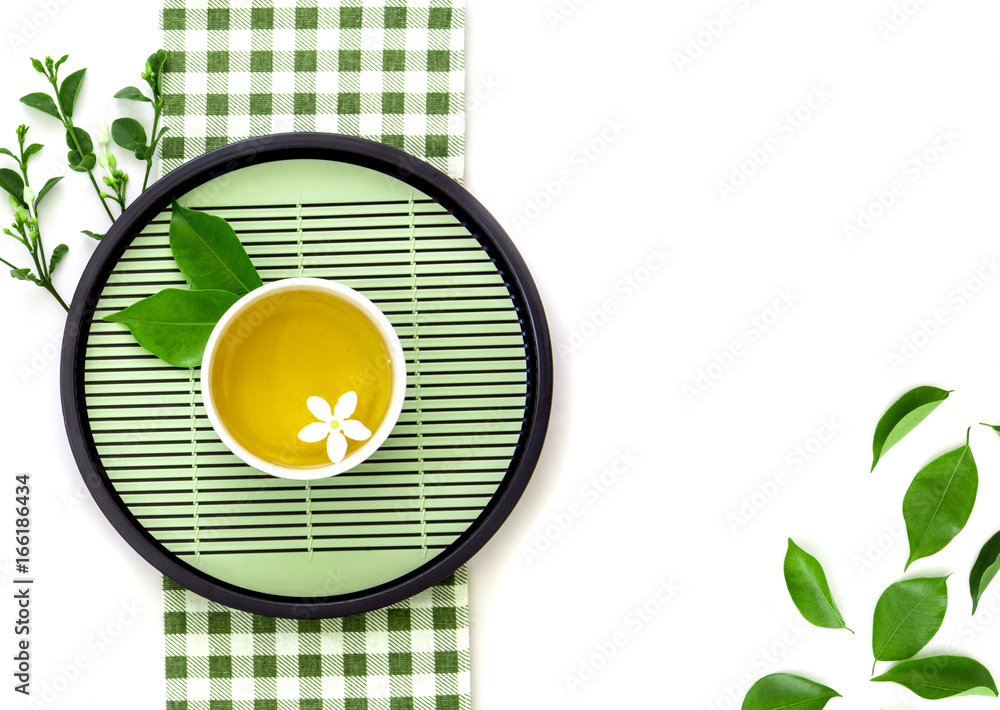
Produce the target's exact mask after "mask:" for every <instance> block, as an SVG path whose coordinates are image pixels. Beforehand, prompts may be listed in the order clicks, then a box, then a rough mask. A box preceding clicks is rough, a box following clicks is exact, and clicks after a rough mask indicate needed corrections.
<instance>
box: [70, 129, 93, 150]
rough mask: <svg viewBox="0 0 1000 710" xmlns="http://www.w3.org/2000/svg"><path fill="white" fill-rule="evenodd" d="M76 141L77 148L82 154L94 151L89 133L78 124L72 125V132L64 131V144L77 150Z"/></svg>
mask: <svg viewBox="0 0 1000 710" xmlns="http://www.w3.org/2000/svg"><path fill="white" fill-rule="evenodd" d="M74 135H75V136H76V142H74V141H73V136H74ZM77 142H78V143H79V144H80V148H79V150H82V151H83V154H84V155H89V154H90V153H93V152H94V141H92V140H91V139H90V134H89V133H87V132H86V131H85V130H83V129H82V128H80V127H79V126H74V127H73V133H70V132H69V131H66V145H67V146H69V147H70V148H71V149H72V150H77V147H76V143H77Z"/></svg>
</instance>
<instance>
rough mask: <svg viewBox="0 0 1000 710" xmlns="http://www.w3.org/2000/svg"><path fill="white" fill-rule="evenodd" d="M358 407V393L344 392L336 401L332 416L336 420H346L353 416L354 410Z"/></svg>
mask: <svg viewBox="0 0 1000 710" xmlns="http://www.w3.org/2000/svg"><path fill="white" fill-rule="evenodd" d="M357 406H358V393H357V392H345V393H344V394H342V395H341V396H340V399H338V400H337V406H336V407H334V408H333V416H335V417H336V418H337V419H347V418H348V417H349V416H351V415H352V414H354V410H355V409H356V408H357Z"/></svg>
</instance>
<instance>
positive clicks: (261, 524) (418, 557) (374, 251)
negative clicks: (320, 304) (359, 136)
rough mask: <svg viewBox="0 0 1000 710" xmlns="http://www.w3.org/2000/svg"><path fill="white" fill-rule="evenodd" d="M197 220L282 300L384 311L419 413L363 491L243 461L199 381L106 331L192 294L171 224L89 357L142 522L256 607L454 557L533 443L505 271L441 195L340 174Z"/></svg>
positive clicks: (200, 200)
mask: <svg viewBox="0 0 1000 710" xmlns="http://www.w3.org/2000/svg"><path fill="white" fill-rule="evenodd" d="M265 198H266V201H265ZM182 203H184V204H186V205H187V206H189V207H194V208H199V209H207V210H209V211H210V212H211V213H213V214H216V215H218V216H220V217H224V218H225V219H227V220H228V221H229V222H230V223H231V224H232V225H233V227H234V229H235V230H236V232H237V234H238V235H239V236H240V239H241V241H242V242H243V244H244V245H245V246H246V248H247V252H248V253H249V255H250V257H251V259H252V260H253V262H254V264H255V266H256V267H257V269H258V271H259V272H260V274H261V276H262V278H263V279H264V281H265V282H269V281H273V280H276V279H282V278H288V277H293V276H299V275H302V276H311V277H320V278H328V279H333V280H336V281H339V282H341V283H344V284H346V285H348V286H351V287H352V288H355V289H357V290H359V291H361V292H362V293H364V294H365V295H366V296H368V297H369V298H370V299H372V301H373V302H375V303H376V304H377V305H378V306H379V307H380V308H381V309H382V310H383V312H384V313H385V314H386V315H387V316H388V318H389V320H390V321H391V322H392V324H393V327H394V328H395V329H396V332H397V333H398V334H399V336H400V339H401V341H402V345H403V348H404V351H405V354H406V360H407V370H408V380H407V385H408V387H407V393H406V402H405V404H404V407H403V413H402V415H401V417H400V420H399V423H398V424H397V426H396V427H395V429H394V430H393V432H392V434H391V436H390V437H389V439H388V440H387V441H386V442H385V444H384V445H383V446H382V447H381V448H380V449H379V450H378V451H377V452H376V453H375V454H374V455H373V456H372V457H371V458H370V459H369V460H368V461H366V462H365V463H363V464H362V465H360V466H358V467H357V468H355V469H353V470H352V471H350V472H348V473H346V474H342V475H340V476H337V477H334V478H329V479H323V480H320V481H315V482H312V483H307V482H302V481H290V480H285V479H279V478H275V477H272V476H269V475H267V474H264V473H261V472H259V471H256V470H255V469H253V468H250V467H249V466H247V465H246V464H244V463H242V462H241V461H240V460H239V459H238V458H236V456H234V455H233V454H232V453H230V452H229V451H228V450H227V449H226V448H225V446H224V444H223V443H222V442H221V441H220V440H219V438H218V437H217V436H216V434H215V432H214V431H213V430H212V428H211V425H210V424H209V422H208V419H207V417H206V415H205V411H204V408H203V406H202V399H201V392H200V371H199V370H184V369H178V368H174V367H171V366H169V365H166V364H165V363H163V362H161V361H159V360H157V359H156V358H155V357H153V356H152V355H150V354H148V353H147V352H145V351H144V350H143V349H142V348H141V347H140V346H139V345H138V344H137V343H136V342H135V340H134V338H133V337H132V336H131V335H130V334H129V333H128V331H127V330H126V329H125V328H124V326H122V325H119V324H114V323H105V322H103V321H101V320H100V318H101V317H102V316H104V315H107V314H109V313H113V312H115V311H117V310H119V309H121V308H124V307H125V306H127V305H129V304H131V303H132V302H134V301H135V300H138V299H140V298H144V297H146V296H149V295H151V294H153V293H156V292H157V291H159V290H161V289H162V288H166V287H181V288H184V287H185V281H184V278H183V276H182V275H181V274H180V272H179V271H178V270H177V268H176V266H175V265H174V263H173V260H172V257H171V255H170V249H169V244H168V225H169V214H167V213H164V214H161V215H159V216H158V217H157V218H155V219H154V220H153V221H152V222H151V223H150V224H149V225H148V226H147V227H146V228H145V229H143V230H142V232H141V234H140V235H138V236H137V237H136V238H135V239H134V241H133V242H132V243H131V245H130V246H129V247H128V248H127V249H126V251H125V252H124V254H123V255H122V257H121V258H120V259H119V261H118V263H117V264H116V266H115V268H114V270H113V272H112V273H111V275H110V277H109V278H108V282H107V284H106V285H105V287H104V288H103V290H102V291H101V293H100V298H99V301H98V303H97V309H96V312H95V319H94V321H93V323H92V325H91V327H90V335H89V338H88V346H87V355H86V363H85V375H84V381H85V400H86V406H87V412H88V416H89V418H90V423H91V428H92V431H93V436H94V441H95V443H96V447H97V452H98V455H99V457H100V459H101V463H102V464H103V466H104V468H105V470H106V471H107V473H108V477H109V479H110V481H111V483H112V485H113V486H114V489H115V491H116V493H117V494H118V495H119V496H120V497H121V499H122V501H123V502H124V504H125V506H126V507H127V508H128V509H129V510H130V512H131V513H132V514H133V515H134V516H135V518H136V519H137V520H138V522H139V523H140V524H141V525H142V526H144V527H145V529H146V530H147V531H148V532H149V533H151V534H152V536H153V537H154V538H155V539H156V540H157V541H158V542H160V543H161V544H162V545H163V546H164V547H165V548H166V549H167V550H168V551H170V552H171V553H173V554H175V555H177V556H178V557H180V558H181V559H183V560H184V561H185V562H187V563H189V564H191V565H193V566H194V567H196V568H197V569H199V570H201V571H202V572H204V573H206V574H209V575H211V576H213V577H215V578H217V579H219V580H222V581H224V582H227V583H229V584H233V585H236V586H238V587H242V588H245V589H248V590H251V591H254V592H263V593H268V594H278V595H283V596H290V597H322V596H328V595H330V594H332V593H333V592H332V591H331V589H330V587H329V584H330V578H329V572H330V570H337V571H338V574H337V580H338V583H337V588H336V590H335V591H336V593H337V594H345V593H350V592H355V591H360V590H364V589H368V588H370V587H374V586H377V585H379V584H383V583H386V582H391V581H393V580H394V579H397V578H398V577H399V576H401V575H403V574H406V573H408V572H410V571H412V570H414V569H417V568H418V567H420V566H421V565H423V564H424V563H426V562H427V561H428V560H430V559H432V558H433V557H434V556H435V555H437V554H439V553H440V552H441V551H442V550H444V549H445V548H447V547H448V546H449V545H450V544H451V543H453V542H454V541H455V540H456V539H457V538H458V537H459V536H460V535H461V534H462V533H463V532H464V531H465V530H466V529H468V527H469V526H470V525H471V524H472V523H473V522H474V521H475V520H476V518H477V517H478V516H479V515H480V513H481V512H482V510H483V509H484V508H485V507H486V506H487V505H488V504H489V502H490V500H491V499H492V497H493V495H494V494H495V493H496V491H497V488H498V486H499V484H500V483H501V482H502V481H503V479H504V477H505V475H506V473H507V470H508V468H509V466H510V462H511V458H512V457H513V455H514V452H515V449H516V447H517V444H518V442H519V440H520V438H521V436H522V425H523V421H524V417H525V404H526V396H527V388H528V373H527V363H526V354H525V342H524V335H523V333H522V328H521V323H520V319H519V314H518V311H517V309H516V307H515V305H514V303H513V301H512V299H511V295H510V293H509V291H508V288H507V286H506V284H505V281H504V277H503V275H502V274H501V273H500V271H498V269H497V266H496V265H495V264H494V263H493V261H492V260H491V258H490V255H489V253H488V252H487V251H486V250H484V248H483V246H482V245H481V244H480V243H479V241H478V240H477V238H476V237H475V236H474V235H472V234H470V232H469V231H468V229H467V228H466V227H465V226H463V225H462V224H460V223H459V222H458V221H457V220H456V219H455V218H454V217H453V216H452V215H451V214H449V213H448V212H447V211H446V210H444V209H443V208H442V207H441V206H440V205H439V204H437V203H436V202H434V201H433V200H431V199H430V198H428V197H427V196H426V195H424V194H422V193H419V192H416V191H415V190H414V189H413V188H411V187H410V186H408V185H406V184H404V183H402V182H400V181H398V180H396V179H394V178H389V177H387V176H385V175H382V174H379V173H376V172H374V171H371V170H369V169H367V168H361V167H357V166H350V165H345V164H341V163H331V162H325V161H309V160H295V161H284V162H280V163H268V164H265V165H260V166H254V167H252V168H247V169H244V170H241V171H238V172H236V173H231V174H229V175H226V176H224V177H223V178H219V179H217V180H216V181H215V183H209V184H208V185H205V186H203V187H202V188H199V189H198V190H196V191H195V192H193V193H192V194H190V195H188V196H186V197H185V198H183V199H182ZM331 366H334V364H331ZM262 415H265V416H266V413H262Z"/></svg>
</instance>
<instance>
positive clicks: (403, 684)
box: [160, 0, 471, 710]
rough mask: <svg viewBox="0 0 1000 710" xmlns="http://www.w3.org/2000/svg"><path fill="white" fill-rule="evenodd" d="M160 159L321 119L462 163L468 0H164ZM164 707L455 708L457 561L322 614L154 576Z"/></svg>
mask: <svg viewBox="0 0 1000 710" xmlns="http://www.w3.org/2000/svg"><path fill="white" fill-rule="evenodd" d="M162 29H163V46H164V49H166V51H167V62H166V66H165V71H164V76H163V88H164V123H165V125H168V126H170V133H168V134H167V136H165V137H164V139H163V142H162V144H161V153H160V172H161V174H163V173H166V172H169V171H170V170H173V169H174V168H176V167H177V166H179V165H181V164H182V163H184V162H185V161H187V160H190V159H191V158H194V157H196V156H198V155H201V154H202V153H204V152H206V151H208V150H211V149H213V148H218V147H220V146H223V145H226V144H227V143H232V142H234V141H237V140H240V139H243V138H248V137H251V136H259V135H265V134H269V133H284V132H289V131H328V132H335V133H345V134H352V135H360V136H363V137H365V138H371V139H374V140H378V141H382V142H384V143H389V144H391V145H394V146H396V147H398V148H401V149H403V150H406V151H407V152H409V153H411V154H413V155H416V156H418V157H420V158H424V159H425V160H427V161H428V162H430V163H431V164H433V165H435V166H436V167H438V168H440V169H441V170H443V171H445V172H447V173H448V174H449V175H451V176H452V177H454V178H456V179H459V180H460V179H461V178H462V172H463V169H464V153H465V137H464V111H465V93H464V82H465V54H464V41H465V40H464V35H465V7H464V0H416V1H413V2H404V0H396V1H395V2H393V1H392V0H388V1H385V0H364V1H363V2H362V0H342V1H341V2H339V3H334V4H332V5H331V4H327V5H320V6H317V4H316V2H312V3H310V2H306V1H305V0H299V1H298V2H296V1H295V0H284V1H283V2H264V1H263V0H253V1H252V2H250V1H241V0H228V1H227V0H166V2H165V7H164V9H163V15H162ZM163 603H164V615H163V617H164V632H165V639H166V685H167V710H223V709H226V710H330V709H332V708H336V709H337V710H381V709H385V710H411V709H414V708H416V709H418V710H431V709H433V708H440V709H445V708H446V709H448V710H458V709H459V708H461V709H463V710H467V709H468V708H469V707H470V705H471V699H470V669H469V606H468V582H467V576H466V570H465V568H462V569H461V570H459V571H458V572H457V573H456V574H455V575H453V576H452V577H451V578H450V579H448V580H447V581H445V582H444V583H442V584H440V585H438V586H436V587H433V588H432V589H429V590H427V591H425V592H423V593H421V594H418V595H417V596H415V597H413V598H411V599H409V600H407V601H405V602H402V603H400V604H396V605H393V606H391V607H388V608H386V609H381V610H379V611H375V612H370V613H368V614H362V615H359V616H353V617H348V618H345V619H324V620H321V621H296V620H288V619H272V618H269V617H263V616H257V615H254V614H247V613H244V612H240V611H235V610H232V609H229V608H227V607H225V606H222V605H220V604H216V603H215V602H211V601H208V600H207V599H204V598H202V597H200V596H198V595H197V594H194V593H192V592H190V591H188V590H186V589H184V588H183V587H180V586H178V585H177V584H175V583H174V582H172V581H171V580H169V579H164V591H163Z"/></svg>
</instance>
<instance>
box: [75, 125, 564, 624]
mask: <svg viewBox="0 0 1000 710" xmlns="http://www.w3.org/2000/svg"><path fill="white" fill-rule="evenodd" d="M289 159H321V160H337V161H339V162H346V163H351V164H354V165H359V166H362V167H367V168H371V169H373V170H376V171H378V172H381V173H384V174H387V175H390V176H392V177H395V178H397V179H399V180H401V181H402V182H404V183H407V184H409V185H411V186H413V187H415V188H417V189H419V190H420V191H421V192H424V193H426V194H427V195H429V196H430V197H432V198H434V199H435V200H437V201H438V202H439V203H441V204H442V206H444V207H445V208H446V209H448V210H449V211H451V212H452V213H453V214H454V215H455V216H456V217H457V218H458V219H459V220H460V221H462V222H463V223H464V224H466V225H467V226H468V225H470V224H471V225H472V226H474V227H475V230H470V231H473V233H474V234H475V235H476V236H480V237H482V238H485V239H486V240H488V241H489V242H491V243H492V245H493V247H494V248H495V249H496V252H497V254H496V255H497V256H499V257H500V258H502V259H503V260H504V262H505V264H504V266H505V267H506V271H507V275H509V276H510V277H511V282H510V283H509V286H511V287H514V288H516V289H517V291H518V292H519V295H520V297H521V299H522V300H523V303H524V305H525V311H526V312H525V314H524V316H525V318H526V320H527V323H526V325H527V330H529V333H528V335H529V336H530V337H529V338H526V340H525V348H526V351H527V352H526V357H527V358H528V363H529V371H530V369H531V367H532V365H534V369H535V370H536V373H535V379H536V382H535V387H534V389H533V391H532V392H531V393H530V394H529V397H528V402H527V406H526V421H527V422H528V427H529V428H528V431H527V435H526V436H524V437H522V440H521V441H520V442H519V445H518V450H517V451H515V453H514V456H513V457H512V460H513V459H516V464H515V465H514V467H513V468H512V469H511V470H509V471H508V473H507V474H506V475H505V476H504V479H503V481H502V482H501V483H500V485H499V486H498V487H497V490H496V492H495V493H494V494H493V497H492V498H491V499H490V502H489V503H488V504H487V505H486V507H485V508H484V509H483V511H482V513H480V515H479V517H477V518H476V520H475V521H474V522H473V523H472V525H470V526H469V527H468V528H467V529H466V530H465V531H464V532H463V533H462V534H461V535H460V536H459V537H458V539H457V540H456V541H455V542H453V543H452V544H451V545H449V546H448V547H447V548H446V549H445V550H443V551H442V552H441V553H440V554H438V555H436V556H435V557H434V558H433V559H431V560H429V561H428V562H426V563H425V564H423V565H421V566H420V567H418V568H417V569H415V570H413V571H411V572H409V573H407V574H405V575H402V576H400V577H397V578H396V579H395V580H392V581H390V582H386V583H384V584H381V585H379V586H376V587H372V588H369V589H365V590H361V591H359V592H353V593H350V594H344V595H336V596H328V597H321V598H299V597H289V596H278V595H273V594H266V593H260V592H253V591H251V590H248V589H245V588H242V587H238V586H235V585H232V584H229V583H227V582H225V581H223V580H220V579H217V578H215V577H211V576H210V575H207V574H206V573H203V572H201V571H199V570H198V569H197V568H195V567H193V566H192V565H190V564H188V563H186V562H185V561H184V560H182V559H180V558H179V557H177V556H175V555H174V554H173V553H171V552H170V551H169V550H167V549H166V548H165V547H164V546H163V545H162V544H161V543H159V542H158V541H156V540H155V539H154V538H153V537H152V535H151V534H149V533H148V532H147V531H146V530H145V528H144V527H143V526H142V525H141V524H140V523H139V522H138V521H137V520H136V519H135V518H134V516H132V514H131V512H130V511H129V510H128V508H127V506H126V505H125V504H124V502H123V501H122V499H121V497H120V496H119V495H118V494H117V493H116V492H115V490H114V486H113V485H112V483H111V481H110V479H109V478H108V476H107V474H106V473H105V472H104V470H103V467H102V466H100V465H99V464H98V462H99V460H100V457H99V456H98V454H97V450H96V444H95V443H94V441H93V438H92V436H89V435H88V434H89V433H90V428H89V424H88V417H87V413H86V406H85V404H84V402H83V397H84V392H83V380H82V378H83V372H84V367H83V364H84V360H85V357H86V342H87V338H88V336H89V324H90V322H91V319H92V316H93V312H94V308H95V307H96V303H97V300H98V297H99V294H95V293H94V290H95V288H99V287H103V286H104V284H105V283H106V281H107V277H108V275H109V274H110V273H111V272H112V271H113V270H114V267H115V264H117V262H118V259H119V258H120V257H121V255H122V254H123V253H124V251H125V250H126V249H127V248H128V246H129V245H130V244H131V242H132V240H133V239H134V238H135V236H136V235H137V234H138V232H139V231H140V230H141V229H142V228H143V227H144V226H145V224H146V223H147V222H148V221H149V220H150V219H152V218H153V217H155V215H157V214H159V213H160V212H162V211H163V210H164V209H165V208H166V207H167V206H168V205H169V204H170V201H171V199H172V198H173V197H174V196H175V195H177V196H181V195H184V194H186V193H188V192H190V191H191V190H193V189H195V188H196V187H198V186H199V185H202V184H204V183H206V182H208V181H210V180H212V179H214V178H216V177H219V176H221V175H224V174H226V173H229V172H232V171H234V170H238V169H240V168H244V167H248V166H250V165H254V164H257V163H265V162H272V161H276V160H289ZM491 256H492V255H491ZM85 322H86V327H83V326H84V323H85ZM552 389H553V362H552V344H551V341H550V336H549V330H548V324H547V321H546V318H545V311H544V307H543V306H542V301H541V297H540V296H539V293H538V290H537V288H536V287H535V284H534V281H533V279H532V277H531V274H530V272H529V271H528V268H527V265H526V264H525V263H524V260H523V259H522V257H521V255H520V253H518V251H517V248H516V247H515V246H514V244H513V242H512V241H511V239H510V237H509V236H508V235H507V233H506V231H505V230H504V229H503V227H502V226H500V224H499V222H498V221H497V220H496V219H495V218H494V217H493V216H492V215H491V214H490V212H489V211H488V210H487V209H486V208H485V207H484V206H483V205H482V204H481V203H480V202H479V201H478V200H477V199H476V198H475V197H474V196H473V195H472V194H471V193H470V192H469V191H468V190H466V189H465V188H464V187H463V186H462V185H460V184H459V183H458V182H456V181H455V180H453V179H452V178H451V177H449V176H448V175H446V174H445V173H444V172H442V171H440V170H438V169H437V168H435V167H434V166H432V165H430V164H429V163H427V162H425V161H423V160H421V159H419V158H417V157H415V156H412V155H410V154H408V153H405V152H403V151H401V150H399V149H397V148H394V147H392V146H388V145H385V144H383V143H378V142H376V141H371V140H368V139H364V138H358V137H355V136H346V135H341V134H335V133H280V134H272V135H267V136H262V137H259V138H250V139H246V140H243V141H239V142H237V143H232V144H229V145H227V146H224V147H222V148H218V149H216V150H213V151H210V152H208V153H205V154H203V155H201V156H199V157H197V158H194V159H193V160H190V161H188V162H187V163H185V164H183V165H181V166H180V167H178V168H176V169H175V170H173V171H171V172H170V173H168V174H167V175H165V176H164V177H162V178H161V179H159V180H157V181H156V182H155V183H153V184H152V185H151V186H150V187H149V188H148V189H147V190H146V191H145V192H144V193H143V194H142V195H140V196H139V197H138V198H136V200H135V201H134V202H133V203H132V204H131V205H129V207H128V208H127V209H126V210H125V212H124V213H123V214H122V215H121V216H120V217H119V218H118V219H117V220H116V221H115V222H114V224H113V225H112V226H111V227H110V229H109V230H108V233H107V234H106V235H105V237H104V239H102V240H101V242H100V244H99V245H98V247H97V249H96V251H95V252H94V254H93V256H92V257H91V259H90V261H89V262H88V264H87V266H86V269H85V270H84V273H83V275H82V276H81V278H80V281H79V284H78V286H77V289H76V292H75V294H74V296H73V300H72V303H71V306H70V312H69V315H68V316H67V320H66V327H65V331H64V334H63V344H62V354H61V363H60V395H61V399H62V409H63V418H64V421H65V425H66V431H67V434H68V436H69V441H70V448H71V449H72V452H73V457H74V459H75V460H76V463H77V467H78V469H79V470H80V474H81V476H82V477H83V480H84V483H85V484H86V486H87V488H88V490H90V492H91V495H93V496H94V499H95V501H96V502H97V504H98V507H99V508H100V509H101V512H102V513H104V515H105V517H106V518H107V519H108V521H109V522H110V523H111V524H112V526H113V527H114V528H115V530H116V531H117V532H118V533H119V534H120V535H121V536H122V537H123V538H124V539H125V541H126V542H127V543H128V544H129V545H130V546H131V547H132V548H133V549H134V550H135V551H136V552H138V553H139V554H140V555H141V556H142V557H143V558H144V559H145V560H146V561H147V562H149V563H150V564H151V565H153V567H155V568H156V569H158V570H159V571H160V572H162V573H163V574H165V575H166V576H167V577H169V578H171V579H173V580H174V581H175V582H177V583H178V584H181V585H182V586H184V587H186V588H187V589H190V590H191V591H193V592H195V593H197V594H200V595H201V596H203V597H206V598H208V599H211V600H212V601H215V602H218V603H220V604H224V605H225V606H228V607H231V608H234V609H238V610H241V611H246V612H249V613H255V614H262V615H265V616H274V617H285V618H297V619H316V618H332V617H341V616H350V615H353V614H361V613H365V612H368V611H373V610H375V609H379V608H382V607H385V606H388V605H390V604H394V603H396V602H400V601H403V600H404V599H408V598H410V597H412V596H414V595H416V594H418V593H420V592H422V591H424V590H425V589H428V588H429V587H431V586H433V585H435V584H438V583H439V582H441V581H443V580H444V579H446V578H447V577H448V576H449V575H451V574H452V573H454V572H455V571H456V570H457V569H458V568H459V567H460V566H461V565H463V564H465V563H466V562H468V561H469V559H471V558H472V556H473V555H475V554H476V552H478V551H479V550H480V549H481V548H482V547H483V546H484V545H485V544H486V542H487V541H488V540H489V539H490V538H491V537H492V536H493V535H494V534H495V533H496V532H497V530H498V529H499V528H500V526H501V525H502V524H503V522H504V521H505V520H506V519H507V517H508V516H509V515H510V513H511V512H512V511H513V509H514V506H515V505H516V504H517V502H518V501H519V500H520V498H521V496H522V494H523V493H524V490H525V488H526V487H527V485H528V481H529V480H530V479H531V476H532V473H533V472H534V469H535V466H536V464H537V462H538V458H539V456H540V454H541V450H542V446H543V443H544V440H545V435H546V431H547V429H548V423H549V418H550V415H551V408H552Z"/></svg>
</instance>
